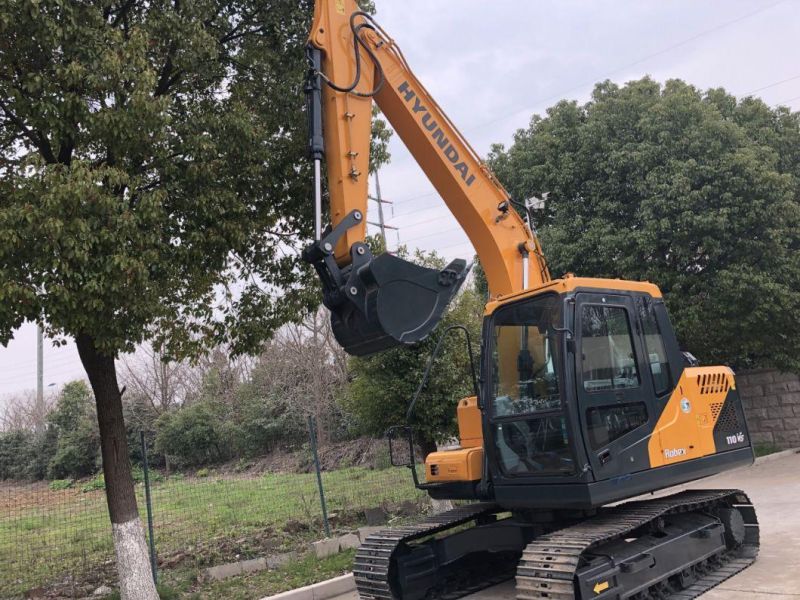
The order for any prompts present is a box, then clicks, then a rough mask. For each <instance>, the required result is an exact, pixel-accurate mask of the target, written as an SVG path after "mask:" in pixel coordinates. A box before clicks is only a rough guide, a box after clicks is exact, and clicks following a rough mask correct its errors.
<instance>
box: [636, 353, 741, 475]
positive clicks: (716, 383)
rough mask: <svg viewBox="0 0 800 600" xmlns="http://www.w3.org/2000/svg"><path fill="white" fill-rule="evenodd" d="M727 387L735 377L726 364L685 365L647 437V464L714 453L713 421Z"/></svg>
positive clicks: (733, 385) (733, 384)
mask: <svg viewBox="0 0 800 600" xmlns="http://www.w3.org/2000/svg"><path fill="white" fill-rule="evenodd" d="M730 389H736V381H735V379H734V376H733V371H732V370H731V369H730V368H728V367H690V368H688V369H684V371H683V375H681V378H680V381H678V385H676V386H675V390H674V391H673V392H672V395H671V396H670V398H669V400H668V401H667V404H666V405H665V406H664V410H663V411H662V413H661V417H660V418H659V419H658V423H656V427H655V429H654V430H653V435H652V436H651V437H650V441H649V443H648V452H649V454H650V466H651V467H661V466H664V465H671V464H675V463H679V462H683V461H685V460H691V459H693V458H701V457H703V456H708V455H710V454H715V453H716V452H717V447H716V444H715V443H714V425H716V423H717V419H718V418H719V415H720V413H721V411H722V406H723V404H724V403H725V397H726V396H727V395H728V390H730ZM687 409H688V410H687Z"/></svg>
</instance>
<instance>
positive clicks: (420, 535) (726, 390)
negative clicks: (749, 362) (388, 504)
mask: <svg viewBox="0 0 800 600" xmlns="http://www.w3.org/2000/svg"><path fill="white" fill-rule="evenodd" d="M307 53H308V59H309V73H308V78H307V82H306V93H307V97H308V113H309V148H310V155H311V158H312V159H313V161H314V179H315V210H316V224H317V225H316V239H315V241H314V243H313V244H312V245H310V246H309V247H308V248H306V250H305V251H304V258H305V260H307V261H308V262H310V263H311V264H312V265H313V266H314V268H315V269H316V271H317V273H318V275H319V277H320V279H321V282H322V290H323V302H324V304H325V306H327V307H328V308H329V309H330V312H331V319H332V326H333V331H334V333H335V336H336V338H337V340H338V342H339V343H340V344H341V345H342V346H343V347H344V348H345V349H346V350H347V352H349V353H350V354H353V355H366V354H371V353H374V352H379V351H381V350H384V349H387V348H391V347H393V346H396V345H398V344H413V343H415V342H418V341H419V340H421V339H423V338H425V337H426V336H427V335H429V334H430V333H431V331H432V330H433V329H434V328H435V327H436V324H437V323H438V322H439V320H440V318H441V316H442V314H443V313H444V311H445V310H446V309H447V305H448V303H449V302H450V301H451V300H452V299H453V297H454V296H455V295H456V294H457V293H458V290H459V287H460V286H461V284H462V283H463V281H464V280H465V277H466V275H467V273H468V267H467V263H466V261H464V260H455V261H453V262H451V263H450V264H449V265H448V266H447V267H446V268H444V269H441V270H436V269H429V268H423V267H420V266H417V265H414V264H411V263H409V262H407V261H404V260H402V259H401V258H398V257H396V256H393V255H390V254H387V253H384V254H381V255H379V256H373V254H372V252H371V251H370V248H369V247H368V246H367V244H366V243H365V235H366V210H367V201H368V181H367V177H368V172H369V150H370V131H371V119H372V111H373V104H377V106H378V107H379V108H380V109H381V111H382V112H383V114H384V115H385V117H386V118H387V119H388V121H389V122H390V123H391V125H392V126H393V128H394V131H395V132H396V133H397V135H398V136H399V137H400V139H401V140H402V141H403V142H404V143H405V145H406V146H407V147H408V149H409V150H410V152H411V154H412V155H413V156H414V157H415V159H416V160H417V162H418V163H419V165H420V167H421V168H422V170H423V171H424V172H425V174H426V175H427V177H428V178H429V179H430V181H431V182H432V184H433V186H434V187H435V188H436V190H437V191H438V193H439V194H440V195H441V197H442V198H443V200H444V202H445V203H446V205H447V207H448V208H449V209H450V211H451V212H452V214H453V215H454V217H455V218H456V219H457V221H458V222H459V223H460V225H461V227H463V229H464V231H465V232H466V234H467V235H468V237H469V239H470V241H471V242H472V244H473V246H474V247H475V250H476V251H477V254H478V256H479V258H480V261H481V264H482V265H483V268H484V270H485V273H486V278H487V280H488V284H489V291H490V300H489V302H488V303H487V305H486V310H485V317H484V324H483V335H482V340H481V353H480V359H479V360H480V370H479V372H480V376H479V377H476V376H474V375H473V384H474V388H475V394H474V396H472V397H470V398H465V399H463V400H461V401H460V402H459V403H458V406H457V416H458V426H459V433H460V448H458V449H455V450H446V451H439V452H434V453H432V454H430V455H428V456H427V457H426V458H425V477H424V481H422V482H421V481H419V479H418V476H417V471H416V465H415V464H414V463H415V460H414V458H413V456H414V452H413V449H414V442H413V431H412V429H411V427H401V428H395V429H394V430H393V432H392V436H391V437H392V438H393V442H394V443H393V444H392V454H393V457H394V458H397V460H398V462H400V463H401V464H405V466H408V467H410V468H411V473H412V476H413V479H414V483H415V485H417V487H419V488H421V489H423V490H425V491H426V492H427V493H428V494H429V495H430V496H431V497H432V498H435V499H451V500H460V501H466V502H461V503H459V504H458V506H457V508H454V509H453V510H450V511H447V512H444V513H442V514H437V515H435V516H432V517H429V518H427V519H424V520H422V521H421V522H419V523H418V524H416V525H409V526H404V527H398V528H394V529H387V530H385V531H381V532H379V533H377V534H374V535H372V536H370V537H369V538H367V539H366V541H365V542H364V544H363V545H362V546H361V548H360V549H359V550H358V552H357V554H356V558H355V564H354V568H353V571H354V574H355V579H356V583H357V587H358V591H359V594H360V596H361V597H362V598H374V599H384V600H391V599H397V600H418V599H422V598H456V597H459V596H462V595H464V594H467V593H470V592H472V591H475V590H478V589H481V588H483V587H486V586H488V585H491V584H494V583H497V582H499V581H502V580H505V579H509V578H512V577H515V578H516V590H517V597H518V598H520V599H526V600H527V599H539V598H548V599H563V600H567V599H570V600H574V599H589V598H597V599H601V600H610V599H614V600H623V599H634V600H644V599H646V598H658V599H665V598H671V599H675V600H684V599H688V598H695V597H697V596H699V595H701V594H702V593H703V592H705V591H706V590H708V589H710V588H712V587H714V586H715V585H717V584H718V583H720V582H721V581H723V580H725V579H727V578H728V577H730V576H731V575H733V574H735V573H737V572H738V571H740V570H742V569H744V568H745V567H747V566H748V565H749V564H751V563H752V562H753V561H754V560H755V557H756V554H757V552H758V546H759V535H758V531H759V530H758V522H757V519H756V514H755V510H754V508H753V506H752V504H751V503H750V501H749V499H748V497H747V495H746V494H745V493H744V492H742V491H740V490H691V491H682V492H679V493H676V494H672V495H661V496H657V497H655V496H647V497H646V498H645V499H636V500H632V499H634V498H636V497H637V496H642V495H645V494H650V493H652V492H655V491H658V490H662V489H664V488H667V487H670V486H675V485H679V484H683V483H686V482H689V481H693V480H696V479H699V478H702V477H706V476H709V475H712V474H715V473H719V472H721V471H724V470H727V469H732V468H734V467H739V466H742V465H747V464H750V463H752V461H753V456H754V455H753V448H752V444H751V440H750V436H749V434H748V430H747V424H746V422H745V415H744V412H743V410H742V404H741V401H740V398H739V394H738V392H737V390H736V381H735V379H734V374H733V372H732V371H731V369H730V368H728V367H724V366H711V367H709V366H706V367H701V366H698V363H697V361H696V360H695V359H694V357H692V356H691V355H690V354H688V353H685V352H681V351H680V349H679V346H678V342H677V340H676V337H675V333H674V331H673V328H672V326H671V324H670V320H669V317H668V315H667V311H666V308H665V306H664V302H663V299H662V294H661V292H660V290H659V289H658V287H656V286H655V285H653V284H651V283H644V282H635V281H623V280H619V279H593V278H583V277H575V276H572V275H566V276H564V277H563V278H561V279H552V278H551V276H550V273H549V271H548V268H547V264H546V262H545V258H544V255H543V254H542V249H541V247H540V245H539V242H538V241H537V238H536V236H535V235H534V231H533V227H532V221H531V219H530V215H529V214H528V216H527V217H522V216H520V213H518V212H517V211H516V210H515V209H514V202H512V199H511V198H510V197H509V195H508V193H507V192H506V190H505V189H504V188H503V186H502V185H501V184H500V183H499V182H498V181H497V179H495V177H494V176H493V175H492V173H491V172H490V171H489V169H488V168H487V167H486V166H485V165H484V164H483V162H482V161H481V160H480V158H479V157H478V155H477V154H476V152H475V151H474V150H473V149H472V148H471V147H470V145H469V144H468V142H467V141H466V139H464V137H463V136H462V135H461V134H460V133H459V132H458V130H457V129H456V127H455V126H454V125H453V123H452V122H451V121H450V119H448V118H447V115H445V113H444V111H443V110H442V109H441V108H440V107H439V105H438V104H437V103H436V101H435V100H434V99H433V98H432V97H431V95H430V94H429V93H428V92H427V90H426V89H425V87H424V86H423V85H422V83H421V82H420V81H419V80H418V79H417V78H416V77H415V76H414V74H413V72H412V71H411V69H410V68H409V66H408V64H407V62H406V60H405V59H404V57H403V55H402V53H401V52H400V50H399V48H398V47H397V45H396V44H395V42H394V40H392V38H391V37H389V35H388V34H387V33H386V32H385V31H384V30H383V29H382V28H381V27H380V26H379V25H378V24H377V22H376V21H375V19H374V18H373V17H372V16H371V15H369V14H367V13H365V12H363V11H361V10H359V8H358V6H357V5H356V2H355V0H317V1H316V4H315V7H314V17H313V23H312V29H311V33H310V38H309V43H308V48H307ZM323 161H324V163H325V167H326V170H327V190H328V194H329V199H330V224H329V225H328V226H327V227H325V229H324V230H323V229H322V223H321V221H322V183H321V181H322V163H323ZM524 208H525V207H524ZM522 213H523V214H524V213H525V210H524V209H523V211H522ZM598 251H602V250H598ZM446 333H447V332H444V333H443V334H442V335H444V334H446ZM432 358H433V357H432ZM423 384H424V381H423ZM413 404H414V402H413V401H412V402H411V403H410V407H409V414H410V413H411V411H413ZM406 444H408V446H407V447H406ZM395 445H397V447H395ZM400 448H402V449H403V450H404V451H405V454H407V455H409V456H410V457H411V458H410V459H408V460H405V461H404V459H400V458H398V457H397V455H398V454H399V452H398V451H399V449H400Z"/></svg>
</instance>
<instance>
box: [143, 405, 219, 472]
mask: <svg viewBox="0 0 800 600" xmlns="http://www.w3.org/2000/svg"><path fill="white" fill-rule="evenodd" d="M222 413H223V408H222V406H221V405H220V404H219V403H215V402H212V401H206V400H203V401H200V402H196V403H194V404H191V405H189V406H184V407H183V408H181V409H179V410H176V411H173V412H169V413H164V414H163V415H162V416H161V417H160V418H159V419H158V421H157V427H158V431H157V434H156V450H157V451H158V452H161V453H163V454H165V455H168V456H169V457H170V458H171V459H172V458H173V457H174V460H175V461H176V464H177V465H179V466H196V465H203V464H206V463H209V462H219V461H222V460H225V459H227V458H229V457H230V456H229V451H230V447H229V446H228V444H226V443H225V441H226V440H225V436H224V427H223V424H224V419H223V418H221V416H222Z"/></svg>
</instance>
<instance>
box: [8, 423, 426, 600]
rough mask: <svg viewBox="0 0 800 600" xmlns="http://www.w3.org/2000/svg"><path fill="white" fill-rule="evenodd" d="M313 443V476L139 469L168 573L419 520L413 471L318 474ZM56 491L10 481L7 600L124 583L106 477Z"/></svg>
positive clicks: (161, 563)
mask: <svg viewBox="0 0 800 600" xmlns="http://www.w3.org/2000/svg"><path fill="white" fill-rule="evenodd" d="M314 430H315V428H314V427H313V423H311V427H310V431H311V432H314ZM142 439H144V436H142ZM311 442H312V443H311V444H310V445H309V454H310V456H309V464H310V465H312V467H310V468H309V472H290V473H275V472H269V473H260V474H252V473H250V474H248V473H236V472H221V471H220V472H217V471H215V470H214V469H201V470H200V471H197V472H196V473H195V474H193V475H191V476H188V475H182V474H179V473H178V474H172V475H166V474H164V473H163V472H161V471H156V470H153V469H150V470H149V472H147V471H144V470H143V469H140V468H137V469H136V470H135V479H137V484H136V494H137V499H138V503H139V509H140V512H141V516H142V522H143V523H144V524H145V526H147V523H148V516H149V517H150V518H151V522H152V532H153V533H152V545H153V547H154V549H155V554H156V556H157V563H158V568H159V569H161V570H164V569H170V568H174V567H178V566H181V567H183V566H186V565H187V564H188V565H191V566H194V567H204V566H212V565H215V564H221V563H225V562H230V561H233V560H244V559H248V558H255V557H261V556H268V555H273V554H281V553H286V552H302V551H305V550H306V549H307V548H308V544H309V542H311V541H314V540H317V539H321V538H323V537H325V536H326V535H328V533H327V532H326V529H328V530H329V531H330V534H337V533H343V532H346V531H352V530H354V529H355V528H357V527H359V526H361V525H364V524H366V523H367V518H368V516H370V515H373V517H372V518H374V515H375V514H378V515H386V516H387V518H388V519H392V518H402V517H403V516H404V515H405V516H410V515H413V514H418V513H419V511H420V509H421V507H422V506H423V503H424V496H423V495H422V494H420V493H419V492H418V491H417V490H416V489H415V488H414V487H413V485H412V483H411V481H410V476H409V473H408V470H407V469H405V468H401V467H390V466H388V465H387V466H386V468H365V467H349V468H341V469H336V470H330V471H322V472H319V471H317V470H315V469H314V468H313V465H314V461H313V451H314V449H315V444H316V436H314V435H312V436H311ZM145 472H147V475H148V477H147V479H148V480H149V485H145V481H144V479H145V478H144V474H145ZM53 487H54V486H53V484H52V482H51V483H50V484H48V482H36V483H9V482H0V565H2V567H1V568H0V598H15V597H21V596H23V595H25V594H26V593H28V592H30V590H32V589H36V588H43V589H45V590H47V591H48V592H50V593H52V594H54V595H63V596H67V597H80V596H81V595H90V594H91V592H92V590H93V589H94V588H95V587H97V586H99V585H102V584H113V582H114V581H115V567H114V550H113V546H112V540H111V527H110V522H109V518H108V510H107V507H106V500H105V492H104V489H103V483H102V479H101V478H95V479H94V480H91V481H86V482H77V483H74V484H72V485H71V486H70V487H67V488H65V489H53ZM55 487H58V484H56V486H55ZM320 491H322V492H323V493H322V494H320ZM147 495H149V497H150V501H149V502H148V501H147V498H146V496H147ZM323 499H324V502H323ZM148 506H150V508H151V511H150V514H149V515H148V510H147V508H148ZM146 530H147V527H146ZM148 537H149V536H148ZM148 541H150V540H148Z"/></svg>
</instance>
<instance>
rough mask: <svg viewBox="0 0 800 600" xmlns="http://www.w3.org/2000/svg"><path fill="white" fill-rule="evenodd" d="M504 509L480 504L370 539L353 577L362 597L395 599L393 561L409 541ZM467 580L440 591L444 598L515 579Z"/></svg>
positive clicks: (509, 574)
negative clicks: (392, 572)
mask: <svg viewBox="0 0 800 600" xmlns="http://www.w3.org/2000/svg"><path fill="white" fill-rule="evenodd" d="M501 510H502V509H501V508H500V507H499V506H497V505H496V504H489V503H480V504H469V505H467V506H461V507H458V508H455V509H453V510H449V511H446V512H443V513H440V514H438V515H433V516H431V517H429V518H427V519H425V520H424V521H421V522H420V523H417V524H416V525H409V526H404V527H395V528H392V529H385V530H383V531H380V532H378V533H376V534H373V535H371V536H369V537H368V538H367V539H366V540H365V541H364V543H363V544H362V545H361V547H360V548H359V549H358V551H357V552H356V558H355V562H354V564H353V575H354V576H355V580H356V587H357V588H358V594H359V596H360V597H361V598H369V599H372V598H374V599H376V600H377V599H381V600H391V599H392V598H396V597H397V596H396V595H395V591H394V590H392V582H391V575H390V573H391V570H392V567H393V565H392V564H391V563H392V559H393V558H394V555H395V553H396V552H397V550H398V548H400V547H401V546H402V545H403V544H406V543H408V542H413V541H415V540H419V539H421V538H425V537H428V536H431V535H436V534H437V533H441V532H443V531H446V530H448V529H452V528H455V527H459V526H461V525H466V524H468V523H470V522H472V521H475V520H477V519H480V518H482V517H489V516H491V515H493V514H495V513H497V512H500V511H501ZM464 575H465V577H464V579H463V580H462V581H463V583H464V584H463V585H451V586H449V587H448V589H443V590H441V594H440V595H441V596H443V597H447V598H457V597H460V596H463V595H466V594H469V593H472V592H474V591H477V590H479V589H482V588H485V587H488V586H490V585H493V584H494V583H499V582H500V581H504V580H506V579H509V578H510V577H513V570H512V571H510V572H506V573H504V574H503V576H502V578H501V579H495V578H490V579H488V580H487V579H483V580H482V581H475V580H474V578H473V577H467V576H466V575H467V574H464Z"/></svg>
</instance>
